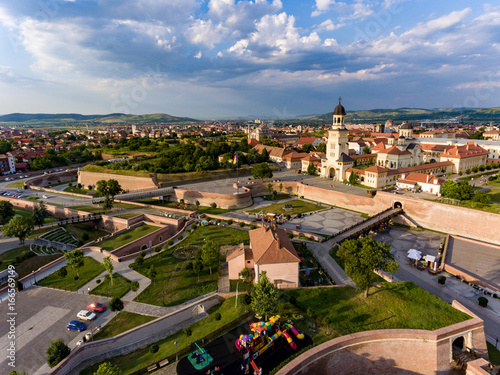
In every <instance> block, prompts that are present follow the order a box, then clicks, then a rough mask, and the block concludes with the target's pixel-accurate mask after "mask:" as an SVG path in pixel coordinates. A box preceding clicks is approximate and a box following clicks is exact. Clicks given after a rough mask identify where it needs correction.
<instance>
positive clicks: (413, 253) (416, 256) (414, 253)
mask: <svg viewBox="0 0 500 375" xmlns="http://www.w3.org/2000/svg"><path fill="white" fill-rule="evenodd" d="M408 258H410V259H415V260H420V258H422V252H421V251H418V250H415V249H410V250H408Z"/></svg>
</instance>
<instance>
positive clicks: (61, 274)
mask: <svg viewBox="0 0 500 375" xmlns="http://www.w3.org/2000/svg"><path fill="white" fill-rule="evenodd" d="M67 274H68V270H67V269H66V267H62V268H60V269H59V271H57V275H58V276H59V277H62V278H63V279H64V278H65V277H66V275H67Z"/></svg>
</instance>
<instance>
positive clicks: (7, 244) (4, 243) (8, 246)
mask: <svg viewBox="0 0 500 375" xmlns="http://www.w3.org/2000/svg"><path fill="white" fill-rule="evenodd" d="M34 242H35V240H25V241H24V244H25V245H30V244H32V243H34ZM19 246H22V245H21V244H20V243H19V238H17V237H4V236H3V235H1V238H0V254H3V253H5V252H7V251H9V250H12V249H15V248H16V247H19Z"/></svg>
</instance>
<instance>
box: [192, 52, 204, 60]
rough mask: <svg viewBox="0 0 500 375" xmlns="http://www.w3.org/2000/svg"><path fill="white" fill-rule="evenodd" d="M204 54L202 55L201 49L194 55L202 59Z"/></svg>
mask: <svg viewBox="0 0 500 375" xmlns="http://www.w3.org/2000/svg"><path fill="white" fill-rule="evenodd" d="M202 56H203V55H202V53H201V51H199V52H198V53H197V54H196V55H194V58H195V59H198V60H199V59H201V57H202Z"/></svg>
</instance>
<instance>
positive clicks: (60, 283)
mask: <svg viewBox="0 0 500 375" xmlns="http://www.w3.org/2000/svg"><path fill="white" fill-rule="evenodd" d="M83 262H84V264H83V267H81V268H80V269H79V274H80V278H79V279H78V280H75V276H76V272H75V270H74V269H73V268H72V267H67V270H68V274H67V275H66V277H64V278H62V277H61V276H59V275H58V273H57V272H55V273H53V274H52V275H50V276H48V277H46V278H45V279H43V280H40V282H39V283H38V285H41V286H48V287H51V288H59V289H70V290H76V289H79V288H81V287H82V286H84V285H85V284H87V283H88V282H89V281H90V280H92V279H94V278H95V277H97V276H99V275H100V274H101V273H102V272H103V271H104V267H103V266H102V264H101V263H99V262H97V261H96V260H94V259H92V258H89V257H84V258H83Z"/></svg>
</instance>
